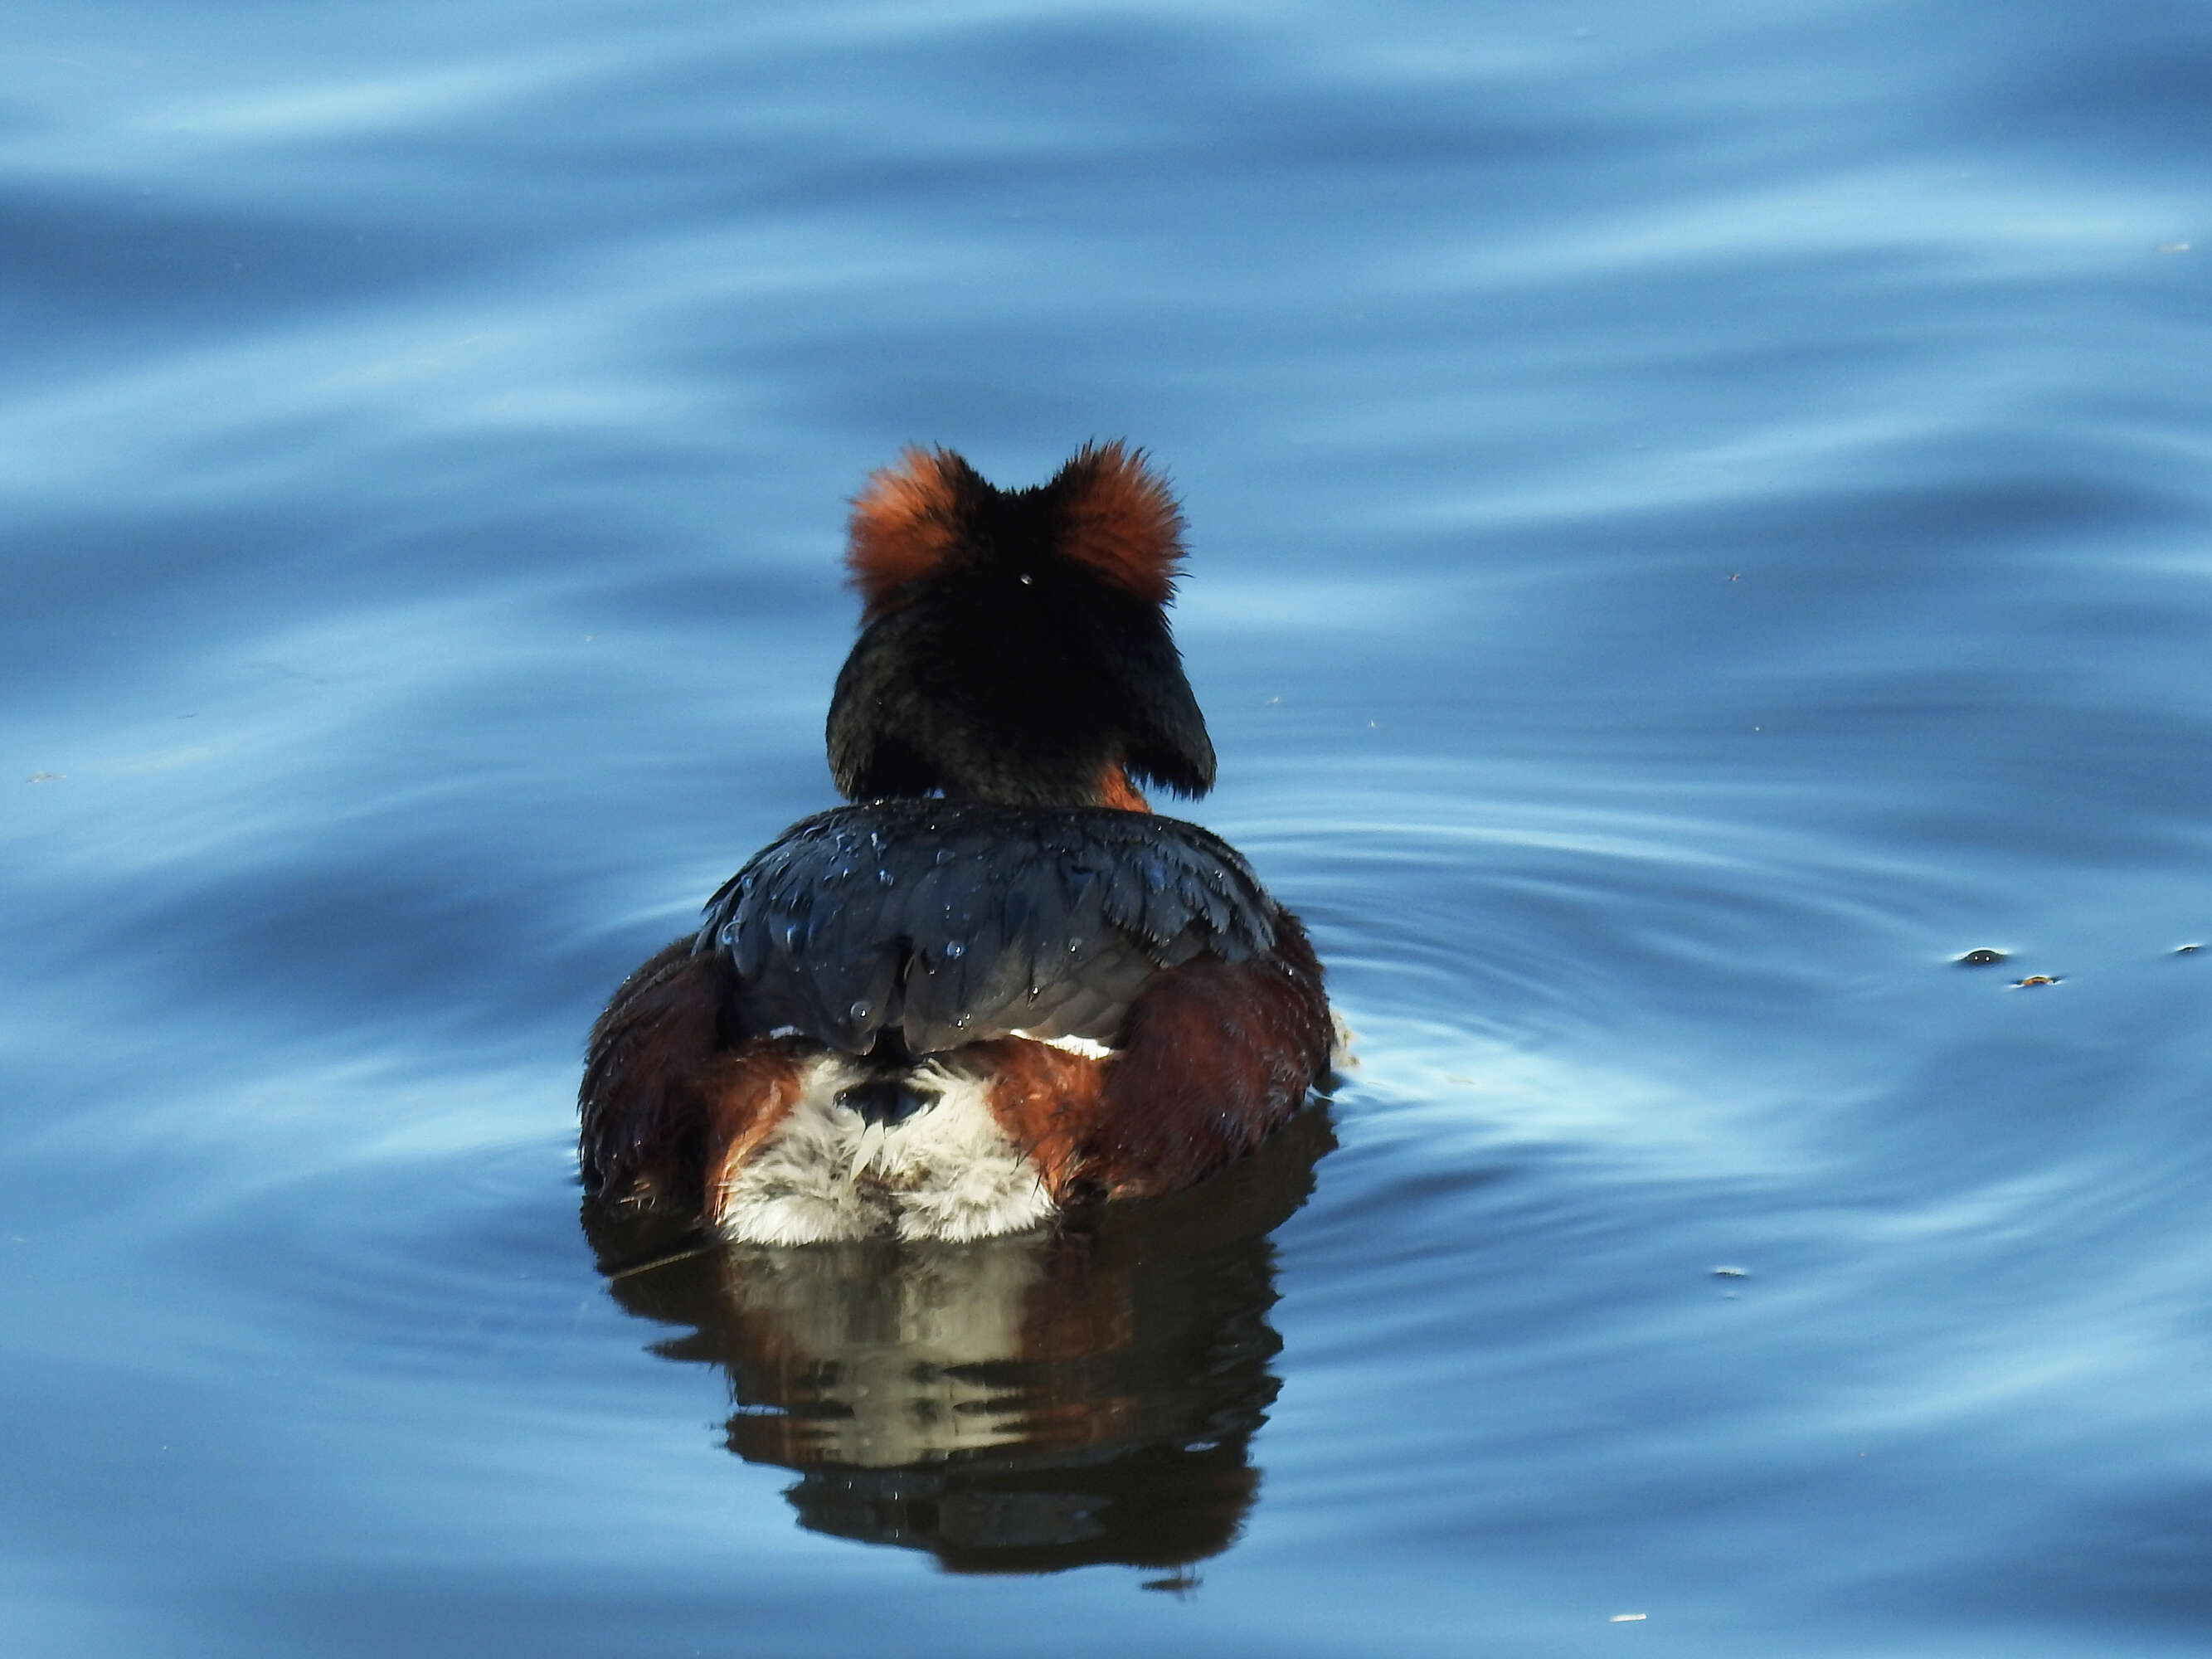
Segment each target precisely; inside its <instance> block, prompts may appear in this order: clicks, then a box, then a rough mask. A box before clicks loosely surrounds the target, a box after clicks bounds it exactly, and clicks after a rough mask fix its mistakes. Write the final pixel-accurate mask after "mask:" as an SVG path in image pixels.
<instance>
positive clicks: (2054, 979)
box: [2012, 974, 2058, 991]
mask: <svg viewBox="0 0 2212 1659" xmlns="http://www.w3.org/2000/svg"><path fill="white" fill-rule="evenodd" d="M2057 983H2058V975H2056V974H2030V975H2028V976H2027V978H2026V979H2016V980H2015V981H2013V982H2012V988H2013V989H2014V990H2015V991H2024V990H2026V989H2027V987H2029V986H2031V985H2056V984H2057Z"/></svg>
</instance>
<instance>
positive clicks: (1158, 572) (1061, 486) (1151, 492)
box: [1048, 442, 1183, 605]
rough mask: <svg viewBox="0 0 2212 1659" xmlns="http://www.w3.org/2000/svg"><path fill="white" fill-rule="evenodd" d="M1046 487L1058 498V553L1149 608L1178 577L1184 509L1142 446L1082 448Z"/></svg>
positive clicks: (1169, 595)
mask: <svg viewBox="0 0 2212 1659" xmlns="http://www.w3.org/2000/svg"><path fill="white" fill-rule="evenodd" d="M1048 488H1049V489H1051V490H1052V491H1053V492H1054V494H1055V495H1058V496H1059V497H1060V536H1059V541H1058V544H1057V550H1058V551H1059V552H1060V555H1061V556H1062V557H1064V558H1070V559H1073V560H1075V561H1077V562H1079V563H1082V564H1085V565H1088V566H1090V567H1091V569H1093V570H1095V571H1096V572H1097V573H1098V574H1099V575H1100V576H1102V577H1103V578H1104V579H1105V580H1108V581H1109V582H1111V583H1113V584H1114V585H1115V586H1116V587H1119V588H1121V589H1122V590H1123V591H1124V592H1129V593H1133V594H1135V595H1136V596H1137V597H1138V598H1139V599H1143V600H1145V601H1146V602H1147V603H1149V604H1152V605H1165V604H1166V603H1167V602H1168V601H1169V600H1170V599H1173V598H1174V597H1175V583H1176V577H1177V576H1179V575H1180V574H1182V557H1183V552H1182V508H1181V507H1178V506H1177V505H1176V498H1175V495H1174V493H1173V492H1172V491H1170V489H1168V485H1167V480H1166V479H1164V478H1163V477H1160V475H1159V474H1158V473H1157V472H1154V471H1151V470H1150V469H1149V468H1148V467H1146V465H1145V452H1144V451H1143V450H1141V449H1136V450H1131V449H1124V448H1123V447H1121V444H1120V443H1118V442H1115V443H1107V444H1085V446H1084V447H1082V449H1080V450H1079V451H1078V452H1077V453H1076V455H1075V458H1074V459H1073V460H1071V461H1069V462H1068V464H1067V465H1066V466H1063V467H1062V468H1060V474H1059V476H1058V477H1055V478H1054V480H1053V481H1052V483H1051V484H1050V485H1049V486H1048Z"/></svg>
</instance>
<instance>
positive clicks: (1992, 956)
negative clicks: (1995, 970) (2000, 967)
mask: <svg viewBox="0 0 2212 1659" xmlns="http://www.w3.org/2000/svg"><path fill="white" fill-rule="evenodd" d="M2004 959H2005V953H2004V952H2003V951H1992V950H1990V948H1989V947H1988V946H1987V945H1984V946H1983V947H1982V948H1981V949H1979V950H1977V951H1967V952H1966V955H1964V956H1963V957H1954V960H1955V961H1956V962H1957V963H1958V964H1959V966H1960V967H1961V968H1991V967H1995V966H1996V964H1997V963H2000V962H2002V961H2003V960H2004Z"/></svg>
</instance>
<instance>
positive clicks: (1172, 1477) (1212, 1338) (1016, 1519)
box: [585, 1105, 1335, 1589]
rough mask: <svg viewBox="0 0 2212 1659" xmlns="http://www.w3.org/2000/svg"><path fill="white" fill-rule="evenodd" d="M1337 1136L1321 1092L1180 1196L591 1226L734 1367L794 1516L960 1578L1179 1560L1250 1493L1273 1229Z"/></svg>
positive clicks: (614, 1271) (1265, 1372)
mask: <svg viewBox="0 0 2212 1659" xmlns="http://www.w3.org/2000/svg"><path fill="white" fill-rule="evenodd" d="M1334 1144H1335V1143H1334V1138H1333V1137H1332V1135H1331V1133H1330V1130H1329V1124H1328V1112H1327V1108H1326V1107H1325V1106H1321V1105H1316V1106H1314V1107H1312V1108H1310V1109H1308V1110H1307V1111H1306V1112H1304V1114H1302V1115H1300V1116H1299V1117H1297V1119H1295V1120H1293V1121H1291V1123H1290V1124H1288V1125H1287V1126H1285V1127H1284V1129H1283V1130H1282V1131H1281V1132H1280V1133H1278V1134H1276V1135H1275V1136H1273V1138H1272V1139H1270V1140H1269V1141H1268V1142H1267V1145H1266V1146H1263V1147H1262V1148H1261V1151H1260V1152H1258V1153H1257V1154H1256V1155H1255V1156H1254V1157H1253V1158H1249V1159H1248V1160H1246V1161H1245V1162H1244V1163H1243V1164H1240V1165H1238V1166H1237V1167H1235V1168H1233V1169H1231V1170H1227V1171H1225V1172H1224V1173H1223V1174H1221V1175H1220V1176H1216V1177H1214V1178H1213V1179H1212V1180H1210V1181H1208V1182H1205V1183H1203V1184H1202V1185H1201V1186H1200V1187H1199V1188H1196V1189H1195V1190H1193V1191H1189V1192H1185V1193H1180V1194H1176V1195H1174V1196H1173V1197H1171V1198H1167V1199H1161V1200H1151V1201H1147V1202H1144V1203H1139V1204H1131V1205H1126V1206H1112V1207H1110V1208H1108V1209H1105V1210H1103V1211H1101V1212H1098V1213H1097V1214H1096V1215H1095V1216H1092V1217H1091V1218H1088V1220H1087V1221H1086V1222H1085V1223H1084V1224H1081V1225H1072V1226H1070V1227H1068V1228H1066V1229H1065V1230H1063V1231H1060V1232H1059V1233H1056V1234H1054V1235H1053V1236H1051V1237H1034V1238H1012V1239H994V1240H988V1241H984V1242H981V1243H973V1244H927V1245H922V1244H900V1243H890V1242H885V1243H866V1244H845V1245H809V1246H800V1247H796V1248H791V1249H769V1248H763V1247H755V1246H740V1247H724V1246H719V1245H718V1246H715V1247H714V1248H712V1249H703V1250H695V1251H692V1252H690V1253H683V1251H684V1247H683V1244H682V1243H681V1242H680V1241H679V1242H677V1243H674V1244H673V1245H671V1241H670V1240H669V1239H667V1238H666V1237H665V1236H663V1237H659V1238H658V1239H656V1238H655V1237H653V1234H652V1233H651V1231H649V1229H647V1228H646V1227H642V1226H641V1225H638V1224H636V1223H635V1222H629V1221H626V1220H623V1219H621V1218H613V1217H610V1216H607V1215H605V1214H601V1213H597V1212H593V1211H592V1210H590V1209H588V1208H587V1210H586V1217H585V1225H586V1231H588V1232H589V1233H590V1235H591V1237H592V1244H593V1246H594V1248H595V1249H597V1250H598V1252H599V1261H600V1267H601V1270H602V1271H603V1272H605V1273H607V1274H608V1282H609V1285H610V1288H611V1291H612V1292H613V1294H614V1296H615V1297H616V1299H617V1301H619V1302H620V1303H621V1304H622V1305H623V1307H624V1308H625V1309H627V1310H629V1311H630V1312H632V1313H635V1314H637V1315H640V1316H643V1317H646V1318H649V1319H655V1320H659V1321H663V1322H666V1323H669V1324H674V1325H681V1326H687V1327H690V1331H689V1332H688V1334H684V1335H681V1336H678V1337H674V1338H671V1339H670V1340H667V1341H665V1342H662V1343H659V1344H658V1345H656V1347H655V1350H654V1351H655V1352H658V1353H660V1354H662V1355H664V1356H665V1357H666V1358H671V1359H681V1360H693V1361H698V1362H702V1363H707V1364H718V1365H720V1366H721V1367H722V1368H723V1370H725V1371H726V1373H727V1374H728V1376H729V1379H730V1392H731V1395H732V1401H733V1402H734V1405H735V1410H734V1411H733V1412H732V1415H731V1417H730V1419H729V1425H728V1438H727V1442H726V1443H727V1444H728V1446H729V1449H731V1450H732V1451H733V1452H735V1453H736V1454H737V1455H738V1456H740V1457H743V1458H744V1459H745V1460H746V1461H747V1462H756V1463H774V1464H779V1465H781V1466H782V1467H784V1468H790V1469H795V1470H797V1471H798V1472H799V1481H798V1483H797V1484H796V1485H794V1486H791V1487H789V1488H787V1491H786V1493H785V1495H786V1496H787V1498H789V1499H790V1500H791V1504H792V1506H793V1508H794V1509H795V1510H798V1511H799V1522H800V1524H801V1525H803V1526H805V1527H809V1528H812V1529H814V1530H815V1531H817V1532H823V1533H829V1534H836V1535H837V1536H840V1537H844V1538H852V1539H857V1540H860V1541H865V1542H867V1543H874V1544H896V1545H899V1546H902V1547H906V1548H908V1549H921V1550H927V1551H929V1552H930V1553H933V1555H935V1556H936V1557H937V1559H939V1561H940V1562H941V1563H942V1564H943V1565H945V1567H947V1568H948V1569H950V1570H951V1571H957V1572H1048V1571H1057V1570H1060V1569H1062V1568H1066V1567H1076V1566H1085V1565H1093V1564H1097V1563H1102V1562H1120V1563H1125V1564H1128V1565H1139V1566H1150V1567H1160V1568H1165V1569H1170V1570H1180V1569H1182V1568H1184V1567H1187V1566H1188V1565H1189V1564H1191V1563H1193V1562H1195V1561H1198V1560H1200V1559H1204V1558H1205V1557H1207V1556H1210V1555H1213V1554H1216V1553H1218V1552H1220V1551H1221V1550H1223V1549H1225V1548H1226V1547H1228V1546H1229V1545H1230V1544H1231V1542H1232V1541H1234V1540H1235V1538H1236V1536H1237V1531H1238V1528H1240V1527H1241V1526H1242V1524H1243V1519H1244V1516H1245V1513H1246V1511H1247V1510H1249V1508H1250V1507H1251V1504H1252V1500H1253V1498H1254V1495H1255V1493H1256V1492H1257V1491H1258V1489H1259V1482H1260V1476H1259V1471H1258V1470H1256V1469H1255V1468H1253V1467H1252V1465H1251V1463H1250V1462H1249V1445H1250V1442H1251V1438H1252V1435H1253V1432H1254V1431H1255V1430H1256V1429H1258V1427H1259V1426H1260V1425H1261V1422H1262V1421H1264V1420H1265V1418H1266V1415H1267V1407H1268V1406H1269V1405H1270V1403H1272V1402H1273V1399H1274V1397H1275V1391H1276V1389H1277V1388H1278V1387H1279V1383H1277V1380H1276V1378H1275V1376H1273V1373H1272V1371H1271V1370H1269V1368H1268V1367H1269V1361H1270V1360H1271V1359H1273V1357H1274V1354H1275V1352H1276V1351H1277V1349H1279V1347H1280V1346H1281V1341H1280V1339H1279V1338H1278V1337H1277V1336H1276V1334H1275V1333H1274V1330H1273V1328H1272V1327H1271V1326H1270V1325H1269V1324H1268V1322H1267V1310H1268V1309H1269V1308H1270V1307H1271V1306H1272V1305H1273V1303H1274V1300H1275V1285H1274V1258H1273V1246H1272V1245H1271V1244H1270V1243H1269V1242H1268V1239H1267V1234H1268V1232H1269V1231H1271V1230H1272V1229H1273V1228H1274V1227H1275V1226H1276V1225H1278V1224H1279V1223H1280V1222H1282V1221H1283V1220H1284V1219H1285V1218H1287V1217H1288V1216H1289V1215H1290V1214H1291V1212H1292V1211H1294V1210H1296V1209H1297V1207H1298V1206H1299V1205H1300V1204H1301V1203H1303V1202H1304V1200H1305V1197H1306V1194H1308V1193H1309V1192H1310V1191H1311V1190H1312V1187H1313V1173H1314V1165H1315V1164H1316V1161H1317V1160H1318V1159H1319V1158H1321V1157H1322V1154H1323V1153H1325V1152H1328V1150H1329V1149H1330V1147H1331V1146H1334ZM630 1264H643V1265H630ZM1187 1582H1188V1581H1187V1580H1186V1579H1184V1578H1182V1577H1170V1578H1167V1579H1164V1580H1162V1581H1161V1583H1160V1587H1162V1588H1168V1589H1175V1588H1179V1587H1180V1586H1181V1585H1182V1584H1183V1583H1187Z"/></svg>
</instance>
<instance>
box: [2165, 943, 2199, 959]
mask: <svg viewBox="0 0 2212 1659" xmlns="http://www.w3.org/2000/svg"><path fill="white" fill-rule="evenodd" d="M2203 948H2204V947H2203V945H2175V946H2174V947H2173V954H2174V955H2176V956H2178V957H2193V956H2195V955H2196V954H2197V952H2198V951H2201V950H2203Z"/></svg>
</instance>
